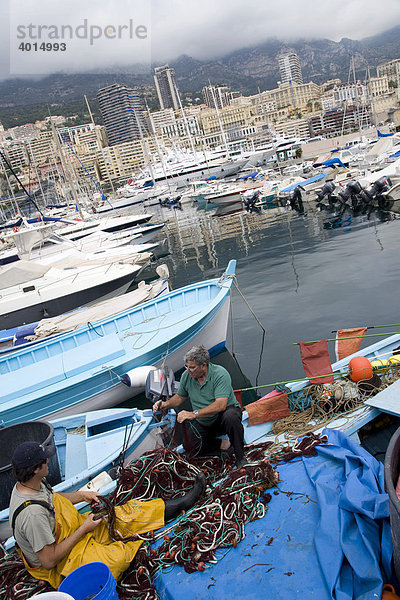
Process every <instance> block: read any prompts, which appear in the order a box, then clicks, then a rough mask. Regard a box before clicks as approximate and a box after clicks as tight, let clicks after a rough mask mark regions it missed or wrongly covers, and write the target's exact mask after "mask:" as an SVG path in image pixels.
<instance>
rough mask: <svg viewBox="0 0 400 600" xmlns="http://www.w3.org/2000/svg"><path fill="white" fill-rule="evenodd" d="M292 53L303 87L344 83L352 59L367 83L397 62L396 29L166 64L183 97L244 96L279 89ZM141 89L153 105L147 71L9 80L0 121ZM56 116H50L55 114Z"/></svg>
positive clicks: (0, 89)
mask: <svg viewBox="0 0 400 600" xmlns="http://www.w3.org/2000/svg"><path fill="white" fill-rule="evenodd" d="M287 50H294V51H295V52H296V53H297V54H298V56H299V59H300V64H301V68H302V73H303V81H305V82H308V81H314V83H318V84H321V83H323V82H325V81H327V80H329V79H334V78H339V79H341V80H342V81H347V80H348V79H349V77H351V79H352V78H353V74H352V73H351V74H350V73H349V70H350V61H351V59H352V58H353V59H354V66H355V71H356V77H357V78H358V79H365V78H366V73H367V68H368V67H370V68H371V75H373V74H374V69H375V68H376V66H377V65H378V64H380V63H383V62H386V61H388V60H393V59H395V58H400V26H396V27H394V28H392V29H390V30H388V31H386V32H383V33H381V34H379V35H375V36H370V37H368V38H364V39H362V40H359V41H357V40H352V39H350V38H342V39H341V40H340V41H339V42H335V41H332V40H329V39H313V40H305V39H299V40H297V41H294V42H292V43H290V44H289V43H287V42H284V41H282V40H279V39H277V38H269V39H267V40H266V41H265V42H263V43H262V44H258V45H256V46H249V47H247V48H242V49H239V50H235V51H233V52H231V53H228V54H226V55H225V56H223V57H220V58H218V59H216V60H204V61H203V60H199V59H194V58H192V57H190V56H187V55H182V56H180V57H178V58H177V59H176V60H174V61H171V62H170V63H169V64H170V66H171V67H173V68H174V69H175V74H176V80H177V84H178V88H179V90H180V91H181V93H182V95H183V97H184V96H185V93H186V94H189V95H190V94H191V95H199V94H200V92H201V89H202V87H203V86H204V85H207V84H208V82H209V81H210V82H211V83H214V84H215V83H223V84H226V85H228V86H230V87H231V88H232V89H234V90H239V91H240V92H242V93H243V94H244V95H249V94H254V93H257V91H258V90H265V89H273V88H275V87H277V82H278V81H279V79H280V74H279V68H278V62H277V56H278V55H279V54H280V53H281V52H283V51H287ZM117 82H118V83H126V84H127V85H129V86H132V87H137V86H141V87H142V88H143V90H144V93H145V94H146V95H148V96H149V97H151V96H152V95H153V103H151V104H153V108H155V103H154V94H155V92H154V89H153V87H154V82H153V76H152V73H151V72H150V70H149V69H148V72H142V73H139V74H137V75H134V74H132V73H130V72H129V69H128V68H121V69H120V72H114V73H98V72H97V73H96V72H91V73H84V74H79V73H75V74H70V75H68V74H53V75H49V76H47V77H44V78H42V79H38V78H36V79H8V80H5V81H2V82H0V120H1V119H2V116H3V118H4V117H5V115H8V117H10V114H11V112H12V110H13V108H14V107H24V106H28V105H35V104H36V105H43V104H48V105H50V106H56V107H57V106H63V105H66V104H68V102H70V103H72V102H73V101H76V100H78V99H79V100H82V102H83V96H84V95H85V94H86V95H87V96H88V97H92V98H95V96H96V93H97V90H98V89H99V88H101V87H104V86H106V85H109V84H111V83H117ZM53 114H54V113H53Z"/></svg>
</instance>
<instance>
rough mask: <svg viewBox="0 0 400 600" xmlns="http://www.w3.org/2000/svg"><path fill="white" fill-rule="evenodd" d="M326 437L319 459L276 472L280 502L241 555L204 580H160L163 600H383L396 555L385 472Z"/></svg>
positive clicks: (168, 575)
mask: <svg viewBox="0 0 400 600" xmlns="http://www.w3.org/2000/svg"><path fill="white" fill-rule="evenodd" d="M324 433H326V434H327V435H328V444H326V445H323V446H318V447H317V452H318V455H317V456H315V457H303V458H302V459H299V460H297V461H293V462H289V463H287V464H280V465H278V467H277V469H278V472H279V476H280V482H279V489H278V491H279V494H278V495H274V494H272V499H271V501H270V503H269V506H268V510H267V512H266V515H265V516H264V518H262V519H259V520H254V521H252V522H250V523H248V524H246V526H245V538H244V539H243V540H242V541H241V542H240V543H239V544H238V545H237V548H223V549H221V551H219V552H218V562H217V564H213V565H210V566H209V567H207V568H206V570H205V571H204V572H202V573H198V572H196V573H192V574H188V573H186V572H185V571H184V569H183V568H181V567H178V566H176V567H175V568H173V569H172V570H170V569H168V570H165V571H162V572H161V573H159V575H158V578H157V582H156V584H157V589H158V592H159V594H160V597H161V599H162V600H188V599H190V600H232V598H245V599H246V600H260V598H279V599H280V600H293V599H294V598H307V600H309V599H315V600H380V598H381V594H382V584H383V582H384V583H387V582H388V581H389V576H390V559H391V551H392V545H391V536H390V527H389V521H388V514H389V506H388V497H387V495H386V493H385V492H384V483H383V465H382V464H380V463H378V462H377V461H376V460H375V459H374V458H373V457H372V456H371V455H370V454H368V452H366V451H365V450H363V449H362V448H361V446H359V445H358V444H356V443H354V442H352V440H350V438H348V437H347V436H346V435H345V434H343V433H340V432H338V431H335V430H329V429H327V430H325V431H324ZM272 491H273V490H271V492H272ZM170 535H171V534H170ZM382 573H383V575H382Z"/></svg>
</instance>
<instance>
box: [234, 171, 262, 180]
mask: <svg viewBox="0 0 400 600" xmlns="http://www.w3.org/2000/svg"><path fill="white" fill-rule="evenodd" d="M257 175H258V171H254V173H250V174H249V175H243V176H242V177H238V178H237V179H243V181H246V179H254V178H255V177H257Z"/></svg>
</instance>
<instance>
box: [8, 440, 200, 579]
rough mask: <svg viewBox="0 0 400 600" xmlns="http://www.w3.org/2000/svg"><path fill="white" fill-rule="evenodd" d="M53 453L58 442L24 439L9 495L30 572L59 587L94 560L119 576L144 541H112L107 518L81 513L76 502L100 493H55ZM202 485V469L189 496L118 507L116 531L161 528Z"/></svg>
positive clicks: (190, 502) (189, 503)
mask: <svg viewBox="0 0 400 600" xmlns="http://www.w3.org/2000/svg"><path fill="white" fill-rule="evenodd" d="M55 452H56V448H55V446H43V445H42V444H38V443H37V442H24V443H22V444H20V445H19V446H18V447H17V448H16V450H15V452H14V455H13V459H12V462H13V469H14V475H15V478H16V479H17V483H16V485H15V486H14V489H13V491H12V494H11V499H10V523H11V525H12V528H13V533H14V537H15V540H16V543H17V545H18V551H19V553H20V555H21V556H22V558H23V560H24V563H25V566H26V568H27V570H28V571H29V573H30V574H31V575H32V576H33V577H35V578H36V579H42V580H45V581H48V582H49V583H50V585H52V586H53V587H54V588H55V589H57V588H58V586H59V585H60V583H61V581H62V579H63V578H64V577H66V576H67V575H68V574H69V573H71V571H73V570H74V569H76V568H78V567H80V566H82V565H84V564H86V563H90V562H94V561H100V562H103V563H105V564H106V565H108V567H109V568H110V570H111V572H112V574H113V575H114V577H115V578H116V579H119V577H120V576H121V575H122V573H123V572H124V571H125V569H127V568H128V566H129V564H130V563H131V561H132V560H133V558H134V556H135V554H136V552H137V551H138V549H139V547H140V545H141V543H142V541H141V540H135V541H130V542H122V541H113V540H112V539H111V538H110V536H109V533H108V526H107V523H106V522H105V521H103V520H102V519H99V518H96V516H95V515H93V514H92V513H89V514H84V515H81V514H80V513H78V511H77V510H76V508H75V507H74V506H73V504H77V503H78V502H82V501H85V502H89V503H91V504H98V503H99V500H98V496H99V494H97V493H96V492H89V491H79V490H78V491H75V492H60V493H55V492H53V490H52V489H51V488H50V486H48V484H47V483H46V481H45V479H44V478H45V477H46V476H47V475H48V472H49V469H48V462H49V458H50V457H51V456H53V455H54V454H55ZM204 488H205V478H204V475H203V474H202V473H201V474H200V475H198V476H197V478H196V481H195V483H194V486H193V488H192V489H191V490H190V491H189V492H188V493H187V494H186V495H185V496H182V497H179V498H174V499H172V500H167V501H165V502H164V501H163V500H161V499H159V498H157V499H154V500H149V501H147V502H139V501H137V500H130V501H129V502H127V503H126V504H124V505H122V506H117V507H115V514H116V517H117V519H118V529H119V531H120V532H121V533H122V532H123V533H122V535H123V537H129V536H132V535H133V534H135V533H138V534H141V533H145V532H147V531H152V530H155V529H158V528H160V527H162V526H163V525H164V523H165V521H168V520H170V519H171V518H173V517H175V516H176V515H177V514H179V513H180V512H181V510H187V509H188V508H190V506H192V505H193V504H194V503H195V502H196V500H197V499H198V498H199V496H200V495H201V493H202V492H203V491H204Z"/></svg>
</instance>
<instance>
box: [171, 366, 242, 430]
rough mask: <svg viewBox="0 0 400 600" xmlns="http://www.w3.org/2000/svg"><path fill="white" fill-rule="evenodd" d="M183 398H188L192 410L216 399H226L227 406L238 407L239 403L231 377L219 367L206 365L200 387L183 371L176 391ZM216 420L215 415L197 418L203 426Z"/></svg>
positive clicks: (207, 404)
mask: <svg viewBox="0 0 400 600" xmlns="http://www.w3.org/2000/svg"><path fill="white" fill-rule="evenodd" d="M177 394H179V396H182V397H183V398H187V397H189V399H190V403H191V405H192V408H193V410H200V409H201V408H204V407H206V406H209V405H210V404H212V403H213V402H214V401H215V400H216V399H217V398H228V404H227V406H238V407H239V408H240V404H239V402H238V401H237V400H236V398H235V394H234V393H233V389H232V381H231V376H230V375H229V373H228V371H227V370H226V369H225V368H224V367H221V365H214V364H212V363H210V364H209V365H208V373H207V377H206V378H205V380H204V382H203V383H202V385H200V384H199V382H198V381H197V379H194V378H193V377H191V376H190V375H189V373H188V371H185V372H184V373H183V375H182V377H181V381H180V383H179V389H178V391H177ZM216 419H217V415H212V416H211V417H204V418H199V421H200V423H202V424H203V425H211V424H212V423H213V422H214V421H215V420H216Z"/></svg>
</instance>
